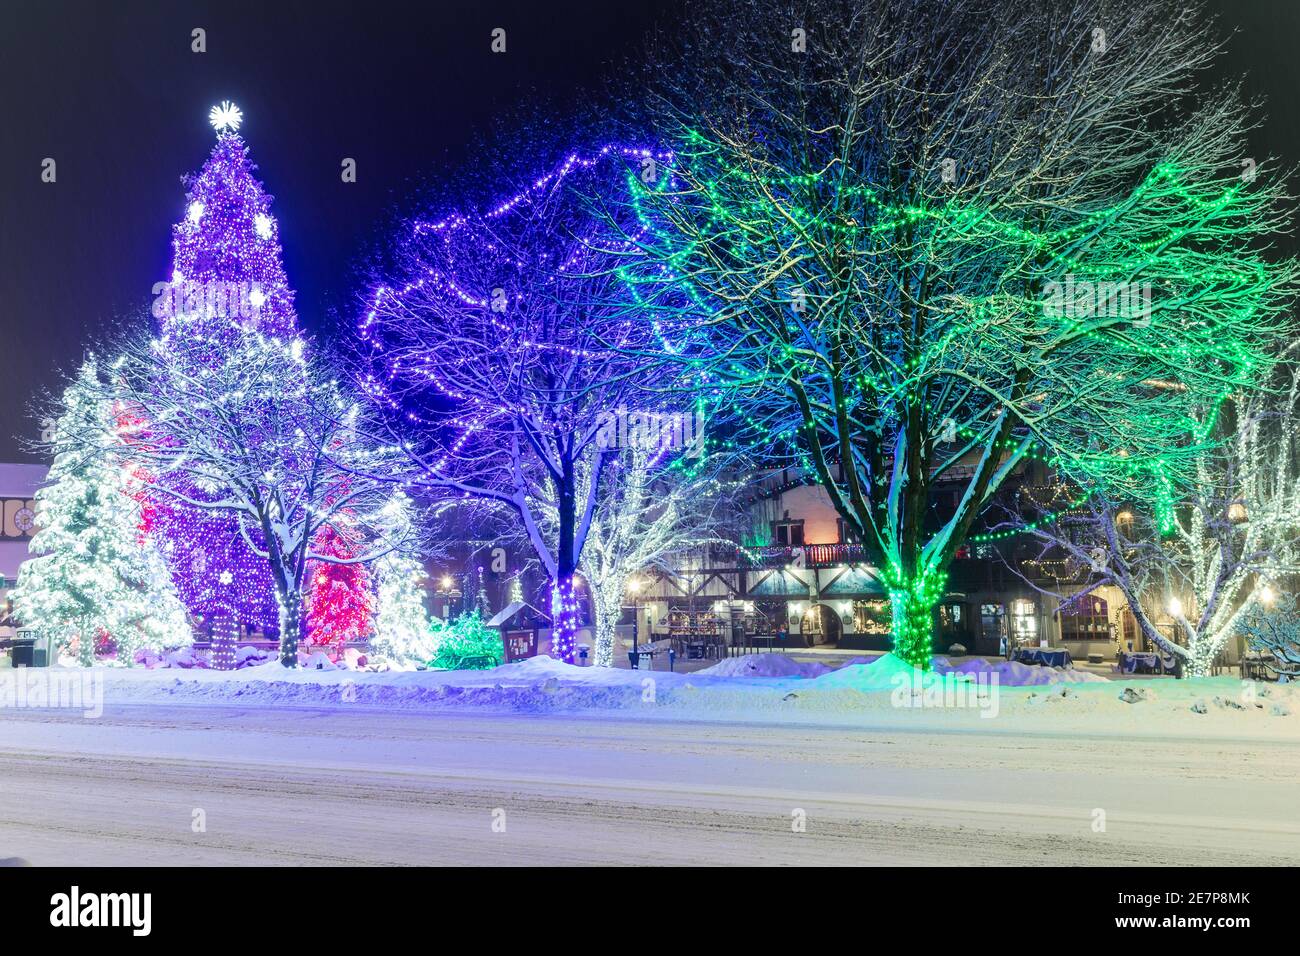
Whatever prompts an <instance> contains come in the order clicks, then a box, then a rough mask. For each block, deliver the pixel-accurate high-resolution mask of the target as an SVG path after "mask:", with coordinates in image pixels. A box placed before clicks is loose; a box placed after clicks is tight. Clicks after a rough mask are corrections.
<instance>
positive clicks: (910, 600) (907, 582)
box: [888, 571, 948, 670]
mask: <svg viewBox="0 0 1300 956" xmlns="http://www.w3.org/2000/svg"><path fill="white" fill-rule="evenodd" d="M947 577H948V576H947V575H946V574H943V573H941V572H936V571H923V572H921V573H920V574H919V575H916V576H913V577H911V578H910V579H909V578H905V577H904V576H903V575H901V574H898V575H897V576H895V577H894V579H893V580H891V581H890V582H889V585H888V590H889V603H890V610H891V612H892V614H891V621H890V631H891V636H892V639H893V645H894V655H895V656H896V657H898V658H900V659H902V660H904V661H906V662H907V663H909V664H911V665H912V666H913V667H919V668H920V669H921V670H929V669H930V659H931V656H932V654H933V641H934V609H935V607H936V606H937V605H938V603H939V601H940V600H941V599H942V598H943V592H944V586H945V584H946V582H947Z"/></svg>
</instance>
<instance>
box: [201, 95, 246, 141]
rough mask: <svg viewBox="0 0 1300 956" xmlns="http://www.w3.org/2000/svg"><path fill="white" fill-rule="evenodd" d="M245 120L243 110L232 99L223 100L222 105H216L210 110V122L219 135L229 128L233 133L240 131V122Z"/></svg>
mask: <svg viewBox="0 0 1300 956" xmlns="http://www.w3.org/2000/svg"><path fill="white" fill-rule="evenodd" d="M243 121H244V114H243V112H242V111H241V110H240V109H239V107H238V106H236V105H235V104H234V103H232V102H230V100H222V101H221V105H220V106H214V107H212V109H210V110H209V111H208V122H209V123H211V124H212V128H213V129H215V130H216V131H217V135H218V136H220V135H221V134H222V133H224V132H226V131H227V130H229V131H230V132H232V133H235V132H238V131H239V124H240V123H242V122H243Z"/></svg>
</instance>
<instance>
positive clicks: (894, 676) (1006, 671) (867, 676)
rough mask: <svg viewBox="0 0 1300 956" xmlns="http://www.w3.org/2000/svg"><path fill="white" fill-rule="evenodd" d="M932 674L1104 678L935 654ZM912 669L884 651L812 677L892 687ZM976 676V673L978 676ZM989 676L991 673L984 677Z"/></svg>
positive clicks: (830, 683) (1023, 681) (1045, 680)
mask: <svg viewBox="0 0 1300 956" xmlns="http://www.w3.org/2000/svg"><path fill="white" fill-rule="evenodd" d="M932 667H933V669H934V673H936V674H940V675H944V674H954V675H957V674H966V675H969V676H970V678H971V679H972V680H975V679H979V680H983V681H989V682H992V680H993V679H994V678H993V677H992V676H991V675H993V674H996V675H997V678H996V680H997V682H998V685H999V686H1000V687H1034V686H1038V685H1040V684H1086V683H1094V682H1097V681H1101V682H1103V683H1104V682H1105V681H1106V678H1105V677H1102V676H1100V675H1098V674H1091V673H1089V672H1087V671H1078V670H1067V669H1065V668H1057V667H1039V666H1036V665H1032V664H1021V663H1019V662H1018V661H998V662H996V663H990V662H989V661H986V660H984V659H983V658H980V657H976V658H972V659H971V660H968V661H963V662H962V663H960V664H956V665H954V664H952V663H951V662H950V661H949V660H948V658H946V657H936V658H934V661H933V663H932ZM915 670H916V669H915V668H914V667H912V665H911V664H908V663H907V662H906V661H903V660H900V659H899V658H897V657H895V656H894V655H893V654H885V655H884V656H882V657H878V658H876V659H875V660H874V661H872V662H869V663H866V664H846V665H845V666H844V667H841V668H840V669H839V670H835V671H831V672H830V673H829V674H823V675H822V676H821V677H817V678H815V679H814V680H813V682H812V683H813V684H814V685H815V686H816V687H818V688H819V689H820V688H847V689H850V690H860V691H871V690H892V689H893V688H895V687H899V686H901V685H902V684H903V683H905V682H910V681H911V680H912V679H913V676H914V674H915ZM976 675H979V676H978V678H977V676H976ZM984 675H990V676H984Z"/></svg>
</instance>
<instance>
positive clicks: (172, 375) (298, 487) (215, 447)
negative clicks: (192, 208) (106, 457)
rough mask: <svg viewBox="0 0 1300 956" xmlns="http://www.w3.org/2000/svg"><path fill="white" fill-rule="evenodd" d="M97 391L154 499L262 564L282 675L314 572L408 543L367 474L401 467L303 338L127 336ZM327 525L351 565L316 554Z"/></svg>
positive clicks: (88, 433)
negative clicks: (122, 416)
mask: <svg viewBox="0 0 1300 956" xmlns="http://www.w3.org/2000/svg"><path fill="white" fill-rule="evenodd" d="M98 389H99V392H100V394H101V395H102V396H103V397H104V398H106V399H107V400H109V401H111V402H114V403H117V404H119V405H121V406H122V407H124V408H129V409H131V410H132V412H133V414H134V417H135V419H136V421H137V422H138V423H139V424H138V425H137V426H136V428H135V429H134V430H133V433H132V434H130V435H128V436H125V437H126V438H127V447H126V448H125V450H124V456H125V459H126V460H127V461H129V462H131V463H134V464H137V465H140V466H142V467H144V468H145V469H147V471H148V472H149V474H150V475H152V476H153V480H152V483H151V485H150V489H149V493H150V495H151V496H152V497H154V498H155V499H157V500H170V501H175V502H179V503H181V504H183V505H185V506H186V507H187V508H189V509H192V510H193V511H195V512H199V513H213V514H224V515H229V516H231V517H232V518H233V519H234V525H235V529H234V530H235V533H237V534H238V535H239V536H240V539H241V540H242V541H243V542H244V544H245V545H246V546H247V547H248V548H249V549H250V551H251V553H252V554H254V555H256V556H257V557H258V558H259V559H261V560H262V561H264V562H266V566H267V569H268V571H269V575H270V578H271V582H272V585H273V587H274V592H275V598H276V600H277V602H278V604H279V611H280V660H281V663H283V664H285V665H286V666H290V667H293V666H296V665H297V658H298V640H299V636H300V634H301V633H302V627H303V623H304V598H305V587H306V580H305V578H306V574H307V571H308V569H309V568H310V567H311V566H312V565H313V564H317V563H319V564H325V565H329V564H368V563H370V562H372V561H374V560H376V559H377V558H379V557H381V556H383V555H384V554H386V553H388V552H389V551H390V550H392V549H393V548H396V547H401V546H403V545H404V544H405V543H406V542H407V541H408V539H409V536H410V535H411V534H412V533H413V530H414V529H413V528H411V527H409V526H404V525H400V524H399V525H397V526H393V525H392V524H391V523H390V522H388V521H387V520H386V517H385V516H384V515H383V508H384V506H385V505H386V504H387V502H388V501H389V498H390V493H391V483H390V482H389V481H388V480H387V479H380V478H376V477H373V476H375V475H391V474H392V473H393V472H394V471H395V468H396V461H395V456H396V452H397V450H396V449H392V448H388V447H386V446H383V445H378V444H375V443H373V442H371V441H369V440H368V439H366V438H365V437H364V436H363V434H362V430H363V426H364V416H365V408H364V406H363V405H362V404H361V403H359V402H357V401H355V400H353V399H351V398H350V397H349V396H348V395H347V394H346V393H345V392H344V391H343V390H342V389H341V388H340V387H339V385H338V383H337V382H336V381H335V379H334V378H333V375H332V371H331V369H330V367H329V365H328V364H327V363H326V362H325V361H324V360H323V359H321V358H318V357H315V356H314V355H313V352H312V349H311V347H310V346H309V345H308V343H306V342H305V341H304V340H302V339H301V338H297V337H293V336H286V337H283V338H282V337H277V336H271V335H266V334H263V333H262V332H259V331H255V330H252V329H249V328H245V327H242V326H238V325H235V324H233V323H232V324H231V325H229V326H226V327H222V328H221V329H219V330H218V332H215V333H213V335H211V336H210V335H208V334H205V333H204V332H202V331H201V330H198V329H193V330H189V331H177V332H175V333H168V334H164V335H163V336H161V337H159V338H158V339H154V340H149V339H145V338H136V339H132V340H129V341H127V342H126V343H125V344H124V346H123V348H122V350H121V352H120V355H119V356H118V358H117V359H116V360H115V361H114V362H113V363H112V365H111V366H110V368H109V369H108V370H107V374H106V375H104V376H101V380H100V382H99V384H98ZM98 440H99V439H98V438H97V435H96V432H95V431H94V430H93V429H84V430H83V433H82V434H81V435H79V436H77V437H76V441H77V442H78V443H79V444H81V445H82V446H85V445H89V444H92V443H94V442H95V441H98ZM327 529H333V530H334V531H337V532H339V533H342V534H346V535H347V536H348V537H349V539H350V540H353V541H355V542H356V545H355V547H353V548H352V549H350V550H349V554H348V556H346V557H344V556H341V555H339V554H336V553H331V552H330V551H328V550H326V549H323V548H320V547H319V542H321V541H322V539H323V538H325V537H326V535H325V531H326V530H327Z"/></svg>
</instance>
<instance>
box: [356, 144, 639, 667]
mask: <svg viewBox="0 0 1300 956" xmlns="http://www.w3.org/2000/svg"><path fill="white" fill-rule="evenodd" d="M641 155H642V153H641V151H639V150H620V149H613V148H611V149H606V150H603V151H598V152H596V153H594V154H592V155H590V156H586V155H579V154H576V153H575V154H571V155H570V156H568V157H567V158H566V159H564V160H563V161H562V162H560V163H559V164H558V166H557V167H555V168H554V169H553V170H552V171H551V172H550V173H549V174H547V175H543V176H541V177H538V178H537V179H535V180H532V181H531V182H530V183H529V184H528V185H525V186H523V187H521V189H520V191H519V192H518V193H516V194H515V195H513V196H511V197H510V198H507V199H504V200H502V201H500V202H498V203H496V204H493V205H485V206H483V207H482V208H479V209H476V210H474V211H472V212H469V213H464V214H461V213H454V214H452V213H449V214H447V215H446V217H445V218H442V219H439V220H437V221H424V220H415V221H413V222H411V223H410V224H409V234H408V235H407V236H405V237H401V238H399V240H398V242H397V244H396V247H395V249H394V251H393V256H392V257H393V259H394V260H396V265H395V266H394V267H393V268H392V269H391V270H390V272H389V273H388V274H386V275H384V276H382V277H380V279H379V280H378V281H377V287H376V289H375V291H374V293H373V295H372V297H371V301H370V305H369V308H368V310H367V313H366V317H365V320H364V321H363V323H362V327H361V335H362V338H363V340H364V343H365V345H366V346H368V347H369V350H370V351H369V354H368V355H365V356H363V361H364V362H366V364H367V366H368V371H367V373H366V374H365V375H364V376H363V383H364V384H363V387H364V388H365V389H366V390H367V391H368V392H369V394H371V395H372V396H373V398H374V399H375V402H376V404H377V406H378V407H379V408H380V409H382V410H384V411H385V412H386V413H387V415H388V428H389V432H388V433H389V434H391V435H393V436H395V440H396V441H398V442H399V443H400V444H401V445H402V447H403V448H404V449H405V450H406V452H407V454H408V456H409V459H410V461H411V463H412V464H413V466H414V467H413V470H412V471H411V472H410V474H411V478H410V480H411V481H412V482H413V483H414V485H415V486H417V487H419V488H421V489H423V490H425V491H426V492H429V493H434V494H442V495H447V494H451V495H460V496H465V497H467V498H472V499H478V500H480V501H485V502H493V503H497V504H499V505H501V506H504V507H506V508H508V509H510V510H511V511H512V512H513V513H514V515H515V516H516V517H517V519H518V521H519V523H520V526H521V528H522V530H523V533H524V534H525V535H526V537H527V539H528V541H529V543H530V544H531V547H532V550H533V551H534V553H535V554H536V555H537V558H538V560H539V561H540V562H541V564H542V566H543V567H544V568H545V569H546V572H547V574H548V575H549V577H550V581H551V612H552V619H553V622H554V634H555V641H554V647H555V653H556V655H557V656H558V657H559V658H561V659H562V660H566V661H572V659H573V655H574V635H575V633H576V629H577V621H578V607H577V602H576V598H575V596H574V589H573V575H574V573H575V572H576V571H577V568H578V565H579V563H580V560H581V556H582V553H583V548H584V547H585V545H586V542H587V539H588V534H589V532H590V529H591V526H592V521H593V518H594V516H595V514H596V510H597V507H598V504H599V501H600V496H601V494H602V489H603V485H604V477H605V469H606V466H607V464H608V463H609V461H610V460H611V459H612V458H613V457H614V454H615V453H614V452H613V451H612V450H610V449H609V448H607V447H605V446H604V445H603V444H602V443H601V441H600V431H601V428H602V425H603V423H605V421H606V420H607V418H608V416H609V415H611V414H615V413H617V412H618V411H619V410H620V409H623V410H626V409H627V408H629V407H630V408H632V409H638V408H642V407H644V402H645V400H646V399H645V397H644V393H643V391H642V389H641V387H640V386H641V383H640V382H639V381H638V373H639V372H640V371H642V370H643V369H644V363H643V362H642V361H641V360H640V359H639V358H638V357H637V356H639V355H640V354H642V353H644V352H646V351H648V350H650V349H652V348H653V347H655V342H656V338H655V334H654V333H653V332H652V331H651V330H650V329H649V328H648V327H647V326H646V325H645V323H642V322H639V321H635V320H633V318H632V317H631V316H630V315H629V312H630V309H631V307H632V303H631V302H630V301H629V299H628V298H627V296H626V295H625V294H624V291H623V286H622V284H621V281H620V279H619V278H618V277H617V276H616V275H615V274H614V273H613V271H612V270H611V268H610V264H609V258H608V253H607V251H606V250H605V249H603V248H602V247H601V246H600V245H599V243H597V242H594V241H593V239H594V237H595V236H596V235H597V234H598V231H599V229H600V227H601V223H600V220H599V218H598V217H596V216H594V215H592V214H591V213H590V212H589V210H588V208H587V197H586V191H587V190H598V189H604V190H607V191H608V190H609V189H611V188H614V187H615V186H619V184H620V183H621V177H622V176H623V175H625V174H626V171H627V169H628V164H629V163H634V162H635V161H636V160H637V159H638V158H639V157H641ZM620 188H621V187H620ZM616 349H622V350H623V351H617V350H616ZM552 519H553V520H552Z"/></svg>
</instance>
